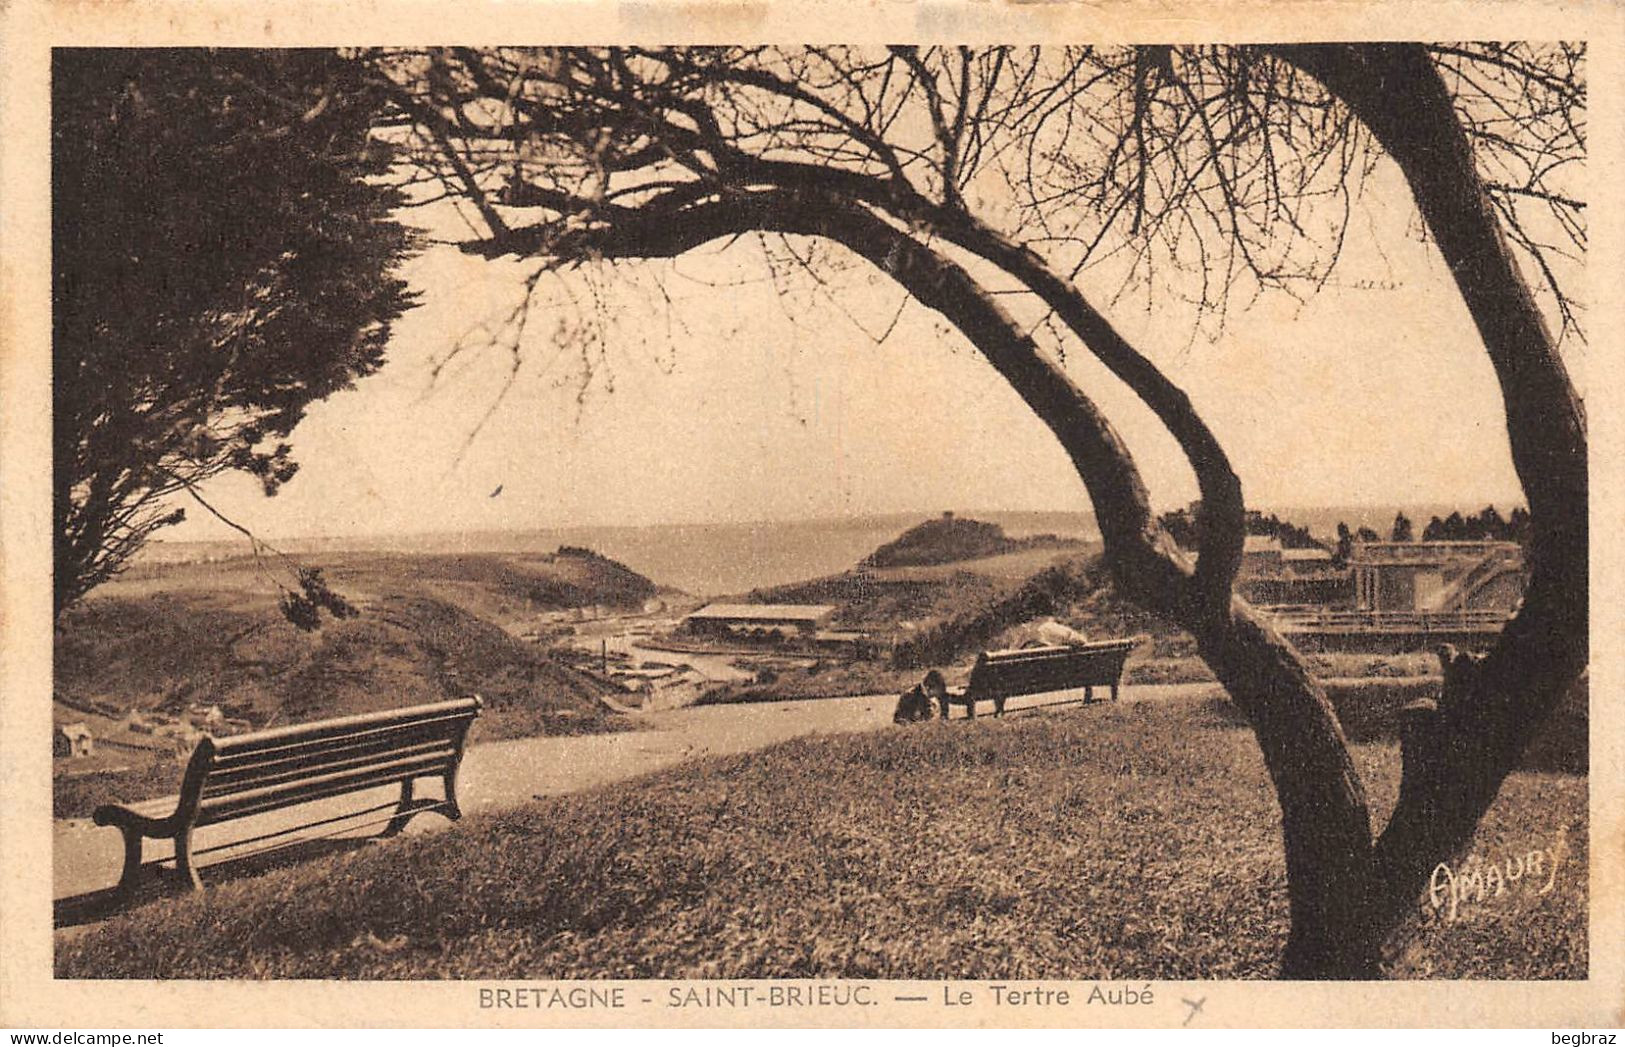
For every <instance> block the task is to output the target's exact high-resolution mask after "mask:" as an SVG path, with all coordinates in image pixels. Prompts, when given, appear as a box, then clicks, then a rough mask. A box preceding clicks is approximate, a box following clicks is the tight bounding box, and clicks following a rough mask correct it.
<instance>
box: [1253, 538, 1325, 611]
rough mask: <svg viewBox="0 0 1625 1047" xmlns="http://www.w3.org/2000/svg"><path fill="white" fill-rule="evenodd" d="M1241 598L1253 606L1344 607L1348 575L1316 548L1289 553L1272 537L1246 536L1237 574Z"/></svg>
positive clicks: (1322, 550)
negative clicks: (1254, 604) (1250, 602)
mask: <svg viewBox="0 0 1625 1047" xmlns="http://www.w3.org/2000/svg"><path fill="white" fill-rule="evenodd" d="M1238 582H1239V586H1238V587H1239V588H1240V590H1241V594H1242V596H1244V597H1245V598H1246V599H1248V600H1250V601H1252V602H1253V603H1256V604H1264V605H1271V606H1279V605H1283V604H1289V605H1293V604H1295V605H1321V606H1333V605H1344V606H1346V605H1347V603H1348V600H1349V592H1350V587H1349V572H1348V571H1347V570H1346V569H1340V568H1337V567H1335V566H1333V564H1332V554H1331V553H1330V552H1327V551H1326V550H1325V549H1322V548H1320V547H1319V546H1311V547H1309V548H1306V549H1288V548H1286V547H1284V546H1282V545H1281V540H1280V539H1279V538H1276V537H1274V536H1272V535H1249V536H1248V537H1247V539H1246V542H1245V543H1244V544H1243V545H1242V550H1241V570H1240V571H1239V572H1238Z"/></svg>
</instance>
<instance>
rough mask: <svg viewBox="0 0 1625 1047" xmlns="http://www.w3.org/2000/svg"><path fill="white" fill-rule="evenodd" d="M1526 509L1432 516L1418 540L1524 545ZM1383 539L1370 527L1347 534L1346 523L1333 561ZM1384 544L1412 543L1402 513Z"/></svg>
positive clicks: (1411, 532)
mask: <svg viewBox="0 0 1625 1047" xmlns="http://www.w3.org/2000/svg"><path fill="white" fill-rule="evenodd" d="M1529 530H1530V528H1529V510H1527V509H1525V508H1523V507H1522V506H1518V507H1516V508H1514V509H1513V510H1512V513H1511V514H1510V515H1508V516H1502V515H1501V511H1500V510H1499V509H1497V508H1496V507H1495V506H1493V505H1486V506H1485V507H1484V508H1483V509H1480V510H1479V511H1478V513H1477V514H1475V515H1473V516H1464V515H1462V514H1461V512H1459V511H1457V512H1452V513H1451V514H1450V515H1449V516H1446V517H1442V518H1441V517H1438V516H1435V517H1433V518H1432V519H1431V520H1429V521H1428V523H1427V526H1426V527H1424V528H1422V537H1421V540H1422V541H1424V542H1517V543H1518V544H1519V545H1525V544H1527V543H1528V541H1529ZM1383 540H1384V539H1383V536H1382V535H1379V534H1378V533H1377V532H1376V531H1373V530H1372V529H1371V528H1369V527H1361V528H1360V529H1359V530H1357V531H1350V530H1349V526H1348V524H1346V523H1339V524H1338V525H1337V549H1336V551H1335V552H1334V554H1333V555H1334V558H1335V559H1336V561H1337V562H1338V563H1339V564H1342V563H1344V562H1346V561H1347V560H1348V558H1349V554H1350V553H1351V552H1352V551H1353V548H1354V543H1355V542H1380V541H1383ZM1386 540H1387V541H1390V542H1414V541H1416V540H1417V537H1416V525H1415V524H1413V523H1412V522H1411V518H1410V517H1408V516H1406V515H1405V514H1404V512H1399V513H1396V514H1395V515H1394V526H1393V528H1392V529H1391V530H1390V531H1389V532H1388V536H1387V539H1386Z"/></svg>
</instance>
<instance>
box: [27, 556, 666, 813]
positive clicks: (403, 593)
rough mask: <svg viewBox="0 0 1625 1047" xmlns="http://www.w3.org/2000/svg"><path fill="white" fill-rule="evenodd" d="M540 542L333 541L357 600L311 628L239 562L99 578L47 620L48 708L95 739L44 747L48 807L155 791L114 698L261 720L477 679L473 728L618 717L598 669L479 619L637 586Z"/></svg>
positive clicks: (333, 564)
mask: <svg viewBox="0 0 1625 1047" xmlns="http://www.w3.org/2000/svg"><path fill="white" fill-rule="evenodd" d="M557 559H558V561H562V563H556V564H555V563H549V562H546V561H543V562H541V563H539V564H536V565H532V564H529V563H524V562H521V563H518V564H514V565H507V564H503V563H502V562H500V558H498V557H421V558H420V557H411V556H365V557H352V558H336V559H334V560H333V561H330V562H327V563H324V564H323V567H324V570H325V571H326V572H327V577H328V578H329V580H330V581H331V582H332V584H333V587H334V588H335V589H336V590H338V591H339V592H341V593H343V594H344V595H345V596H346V597H348V598H350V599H351V600H352V601H353V602H355V603H356V604H357V605H358V606H359V607H360V609H361V613H360V615H359V616H357V617H355V618H351V619H345V620H341V621H331V620H329V621H326V622H325V624H324V625H323V626H322V628H321V629H320V630H318V631H315V632H301V631H300V630H298V629H295V628H294V627H293V626H292V625H291V624H289V623H288V622H287V621H286V620H285V619H284V618H283V617H282V615H281V614H280V613H279V611H278V610H277V607H276V602H275V595H276V589H275V586H274V584H272V582H271V581H270V579H269V578H267V577H266V576H264V575H263V574H262V573H261V571H260V569H256V568H255V566H254V565H253V564H252V563H249V564H244V563H241V562H233V563H227V564H211V565H187V566H181V567H169V568H164V569H161V570H148V571H144V572H142V573H140V574H137V575H135V576H134V577H132V578H130V579H128V580H120V581H119V582H117V583H114V584H113V585H110V586H107V587H105V588H104V590H102V591H101V592H99V593H98V594H97V595H95V596H93V597H92V598H91V599H90V600H88V601H86V603H85V604H84V606H82V607H80V608H78V609H76V610H74V611H72V612H70V613H69V614H68V615H66V616H65V617H64V619H63V621H62V622H61V623H60V625H59V627H58V629H57V635H56V651H55V669H56V679H55V694H56V700H57V719H58V720H59V721H83V722H85V723H87V724H88V725H89V726H90V728H91V731H92V733H93V734H94V735H95V736H96V743H97V752H96V754H95V755H94V756H93V757H92V758H91V759H89V760H72V761H57V772H58V777H57V781H56V803H55V807H56V813H57V814H58V816H67V815H72V814H83V813H85V812H86V811H87V810H88V809H89V808H90V807H91V806H93V805H94V804H95V803H98V802H102V801H105V800H107V799H110V798H113V797H117V798H119V799H123V800H133V799H140V798H142V795H143V794H146V795H161V794H163V793H166V792H172V791H173V789H174V786H175V781H176V774H177V768H176V766H175V760H174V758H173V753H172V752H166V751H162V744H161V743H160V742H158V740H156V739H154V737H153V736H152V735H141V734H137V733H135V732H132V731H131V730H129V729H128V727H127V726H126V725H125V723H124V722H123V721H124V716H125V714H126V713H127V712H129V711H130V710H137V711H141V712H144V713H157V714H161V715H164V716H167V717H171V718H173V717H178V716H180V715H181V714H182V713H184V712H185V711H186V709H187V707H188V706H189V705H191V704H193V703H198V704H202V705H218V706H220V707H221V709H222V711H223V712H224V713H225V714H226V715H227V716H230V717H232V718H234V719H238V720H241V721H244V722H246V724H247V725H248V726H250V727H253V728H261V727H268V726H275V725H281V724H288V723H300V722H305V721H309V720H316V719H324V718H327V717H331V716H343V715H346V714H350V713H358V712H368V711H372V710H378V709H387V708H393V707H398V706H405V705H415V704H419V703H422V702H431V701H439V700H441V699H443V698H448V697H457V696H461V695H467V694H479V695H481V696H482V697H483V698H484V699H485V702H486V711H485V714H484V715H483V716H482V718H481V721H480V723H479V725H478V726H477V727H476V731H477V734H476V737H483V738H501V737H514V736H523V735H531V734H539V733H548V734H568V733H578V732H582V731H602V730H616V729H619V727H620V726H621V725H620V723H619V719H618V717H616V716H615V715H614V714H612V713H610V712H609V711H608V710H607V709H606V708H605V707H604V705H603V704H602V703H601V702H600V701H599V700H598V696H599V695H601V694H603V693H605V692H607V691H609V690H611V687H610V685H608V684H605V683H602V682H600V681H598V680H596V679H594V678H591V677H588V676H586V675H583V674H582V673H580V672H578V671H576V670H575V669H572V668H570V667H569V666H568V665H566V664H564V663H563V662H562V661H559V660H556V659H555V658H553V657H552V656H551V654H550V653H549V652H548V651H546V650H544V649H541V648H538V647H536V646H533V645H530V644H526V643H523V642H521V641H519V640H517V639H515V638H514V637H513V636H512V635H510V634H509V633H508V632H506V631H504V630H503V629H502V628H500V627H499V626H498V625H496V624H494V622H493V621H492V620H490V619H491V618H496V617H498V615H499V612H500V611H501V610H502V609H503V608H504V607H506V608H509V609H510V610H511V611H512V612H513V613H515V614H518V613H520V608H521V607H522V606H523V605H522V604H521V603H519V601H523V600H527V599H529V600H532V601H536V602H539V601H544V600H545V601H549V602H548V603H546V604H545V606H549V607H553V606H558V605H559V604H558V601H562V600H569V599H580V598H582V597H583V596H585V595H598V596H601V597H606V598H605V599H602V600H601V601H600V602H604V603H609V602H611V601H612V600H616V599H618V600H623V601H633V600H636V601H638V602H641V599H642V597H641V596H639V595H638V594H639V593H640V592H641V591H642V589H643V587H644V586H647V585H648V583H647V580H641V582H642V584H641V585H640V584H639V581H640V579H638V578H637V576H631V577H630V578H628V577H625V576H626V575H630V572H626V571H625V568H621V567H619V565H612V566H604V565H603V564H599V563H595V562H592V561H590V560H585V559H584V558H582V557H559V558H557ZM605 563H607V562H605ZM544 567H545V568H548V570H547V571H545V572H544V571H543V570H542V569H541V568H544ZM555 568H556V569H555ZM623 572H624V573H623ZM603 580H607V583H606V584H604V585H602V586H597V583H598V582H599V581H603ZM595 586H597V587H596V588H595ZM650 588H651V589H652V586H651V587H650ZM478 611H484V612H486V614H487V615H489V616H490V617H489V618H488V617H482V616H481V614H479V613H477V612H478Z"/></svg>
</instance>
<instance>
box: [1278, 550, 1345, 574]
mask: <svg viewBox="0 0 1625 1047" xmlns="http://www.w3.org/2000/svg"><path fill="white" fill-rule="evenodd" d="M1281 566H1282V567H1284V568H1286V570H1287V571H1289V572H1291V573H1292V574H1296V575H1314V574H1324V573H1325V572H1327V571H1331V570H1334V568H1333V567H1332V554H1331V553H1330V552H1329V551H1327V550H1325V549H1322V548H1321V547H1320V546H1318V545H1317V546H1314V547H1313V548H1310V549H1282V550H1281Z"/></svg>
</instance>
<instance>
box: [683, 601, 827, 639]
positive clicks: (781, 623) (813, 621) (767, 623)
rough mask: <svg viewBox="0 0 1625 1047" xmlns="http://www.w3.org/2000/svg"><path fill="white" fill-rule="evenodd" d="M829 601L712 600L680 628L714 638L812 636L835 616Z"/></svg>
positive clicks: (688, 618)
mask: <svg viewBox="0 0 1625 1047" xmlns="http://www.w3.org/2000/svg"><path fill="white" fill-rule="evenodd" d="M834 613H835V608H834V607H833V606H832V605H830V604H821V603H813V604H789V603H713V604H707V605H706V606H704V607H701V608H700V609H699V610H697V611H694V612H692V613H691V614H689V615H688V616H687V617H685V618H684V619H683V623H682V626H681V631H682V632H684V633H687V634H689V635H691V636H708V637H714V638H739V637H743V638H751V639H771V638H780V639H791V638H803V637H804V638H808V639H810V638H812V637H814V636H816V635H817V633H818V631H819V629H820V628H822V626H823V625H824V623H825V622H827V621H829V619H830V617H831V616H832V615H834Z"/></svg>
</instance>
